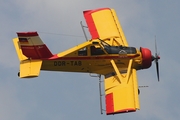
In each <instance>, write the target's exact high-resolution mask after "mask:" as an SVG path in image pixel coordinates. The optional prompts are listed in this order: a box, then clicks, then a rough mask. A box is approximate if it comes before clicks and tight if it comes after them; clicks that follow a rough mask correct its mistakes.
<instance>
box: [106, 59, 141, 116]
mask: <svg viewBox="0 0 180 120" xmlns="http://www.w3.org/2000/svg"><path fill="white" fill-rule="evenodd" d="M111 64H112V66H113V68H114V73H112V74H108V75H105V80H104V82H105V99H106V100H105V101H106V114H107V115H110V114H117V113H126V112H135V111H136V110H137V109H139V108H140V107H139V98H138V83H137V76H136V69H133V68H131V66H132V64H133V60H130V61H129V65H128V68H127V70H126V71H124V72H123V73H122V72H119V69H118V68H117V66H116V64H115V62H114V60H111Z"/></svg>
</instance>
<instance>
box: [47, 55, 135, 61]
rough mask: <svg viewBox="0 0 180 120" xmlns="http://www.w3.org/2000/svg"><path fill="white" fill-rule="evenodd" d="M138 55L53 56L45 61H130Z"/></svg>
mask: <svg viewBox="0 0 180 120" xmlns="http://www.w3.org/2000/svg"><path fill="white" fill-rule="evenodd" d="M138 56H139V54H135V55H133V56H117V55H116V56H83V57H80V56H79V57H58V56H57V55H54V56H52V57H50V58H47V59H45V60H94V59H132V58H135V57H138Z"/></svg>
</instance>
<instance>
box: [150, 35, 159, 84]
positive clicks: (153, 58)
mask: <svg viewBox="0 0 180 120" xmlns="http://www.w3.org/2000/svg"><path fill="white" fill-rule="evenodd" d="M155 52H156V53H155V56H152V61H154V62H155V64H156V71H157V78H158V82H159V81H160V79H159V63H158V60H159V59H160V56H159V55H158V54H157V44H156V36H155Z"/></svg>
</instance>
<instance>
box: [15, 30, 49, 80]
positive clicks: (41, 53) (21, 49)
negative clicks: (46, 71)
mask: <svg viewBox="0 0 180 120" xmlns="http://www.w3.org/2000/svg"><path fill="white" fill-rule="evenodd" d="M17 35H18V38H14V39H13V43H14V46H15V49H16V52H17V55H18V58H19V61H20V72H19V74H18V75H19V77H20V78H32V77H38V76H39V73H40V69H41V65H42V59H46V58H49V57H52V56H53V54H52V53H51V52H50V51H49V49H48V48H47V46H46V45H45V44H44V43H43V42H42V40H41V39H40V37H39V36H38V33H37V32H26V33H24V32H21V33H17Z"/></svg>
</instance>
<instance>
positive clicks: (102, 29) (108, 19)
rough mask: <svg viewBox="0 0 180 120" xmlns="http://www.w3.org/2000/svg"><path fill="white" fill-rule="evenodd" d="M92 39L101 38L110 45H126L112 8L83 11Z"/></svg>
mask: <svg viewBox="0 0 180 120" xmlns="http://www.w3.org/2000/svg"><path fill="white" fill-rule="evenodd" d="M83 13H84V17H85V19H86V23H87V25H88V28H89V32H90V34H91V36H92V39H101V40H104V41H106V42H107V43H109V44H110V45H112V46H119V45H122V46H128V43H127V41H126V38H125V35H124V32H123V30H122V27H121V24H120V23H119V21H118V18H117V15H116V12H115V10H114V9H110V8H101V9H96V10H87V11H84V12H83Z"/></svg>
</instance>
